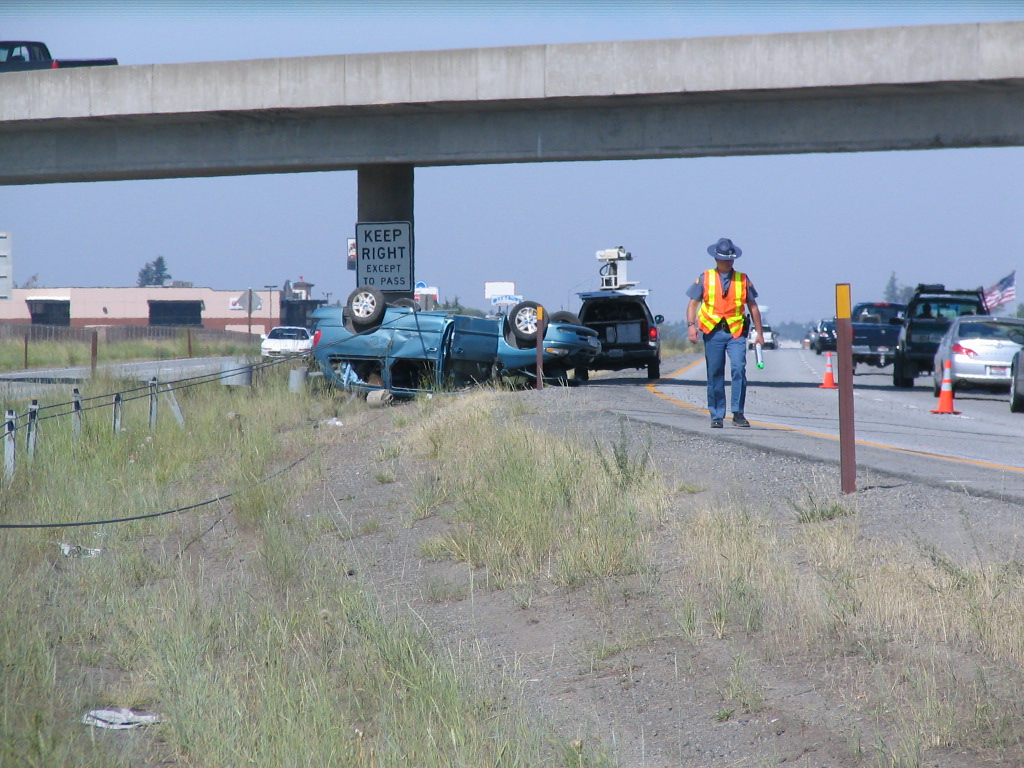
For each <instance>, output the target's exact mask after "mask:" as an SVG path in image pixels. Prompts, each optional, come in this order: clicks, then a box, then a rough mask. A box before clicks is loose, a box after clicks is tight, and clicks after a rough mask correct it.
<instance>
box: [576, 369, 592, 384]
mask: <svg viewBox="0 0 1024 768" xmlns="http://www.w3.org/2000/svg"><path fill="white" fill-rule="evenodd" d="M576 380H577V381H590V370H589V369H587V368H582V367H581V368H577V369H576Z"/></svg>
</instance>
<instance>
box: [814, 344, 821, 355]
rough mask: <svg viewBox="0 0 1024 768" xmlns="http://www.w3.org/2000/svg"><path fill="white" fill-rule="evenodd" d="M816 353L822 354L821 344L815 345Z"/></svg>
mask: <svg viewBox="0 0 1024 768" xmlns="http://www.w3.org/2000/svg"><path fill="white" fill-rule="evenodd" d="M814 354H816V355H820V354H821V347H820V346H815V347H814Z"/></svg>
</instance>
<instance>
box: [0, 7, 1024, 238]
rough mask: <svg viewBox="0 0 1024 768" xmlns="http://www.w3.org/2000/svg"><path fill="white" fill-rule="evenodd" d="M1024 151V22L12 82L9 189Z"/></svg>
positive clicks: (6, 166) (46, 76)
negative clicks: (703, 159)
mask: <svg viewBox="0 0 1024 768" xmlns="http://www.w3.org/2000/svg"><path fill="white" fill-rule="evenodd" d="M1022 144H1024V22H1006V23H985V24H956V25H938V26H919V27H890V28H881V29H864V30H841V31H828V32H806V33H792V34H772V35H754V36H743V37H714V38H693V39H673V40H647V41H626V42H613V43H579V44H560V45H531V46H518V47H506V48H476V49H465V50H447V51H414V52H401V53H381V54H349V55H339V56H317V57H304V58H283V59H260V60H253V61H227V62H212V63H194V64H192V63H189V64H160V65H139V66H119V67H95V68H84V69H67V70H61V69H58V70H43V71H36V72H25V73H7V74H3V75H0V184H5V185H12V184H43V183H55V182H68V181H76V182H77V181H101V180H126V179H155V178H173V177H192V176H221V175H241V174H263V173H289V172H305V171H325V170H353V169H354V170H357V171H358V184H359V192H358V200H359V202H358V207H359V211H358V218H359V220H360V221H389V220H392V221H393V220H401V221H410V222H411V221H412V220H413V217H412V208H413V171H414V168H415V167H416V166H442V165H465V164H484V163H526V162H549V161H570V160H624V159H640V158H680V157H699V156H710V155H751V154H794V153H807V152H866V151H883V150H900V149H906V150H911V149H934V148H952V147H993V146H1020V145H1022Z"/></svg>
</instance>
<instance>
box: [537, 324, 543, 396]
mask: <svg viewBox="0 0 1024 768" xmlns="http://www.w3.org/2000/svg"><path fill="white" fill-rule="evenodd" d="M537 389H544V307H540V306H538V307H537Z"/></svg>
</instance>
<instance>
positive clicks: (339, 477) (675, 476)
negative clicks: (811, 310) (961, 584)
mask: <svg viewBox="0 0 1024 768" xmlns="http://www.w3.org/2000/svg"><path fill="white" fill-rule="evenodd" d="M644 383H646V382H645V381H643V380H642V379H639V378H638V380H637V386H638V387H639V386H641V385H642V384H644ZM503 396H506V397H516V398H523V399H525V400H527V401H528V403H529V408H528V409H526V414H525V415H524V416H523V418H524V419H525V420H527V421H529V422H531V423H532V424H534V425H535V426H536V427H537V428H539V429H545V430H549V431H552V432H555V433H560V432H561V433H573V434H577V435H584V436H586V438H587V439H593V440H595V441H597V442H598V443H600V444H607V443H608V442H609V441H614V440H616V439H617V438H618V436H619V435H620V434H621V431H620V423H621V419H620V417H619V416H618V415H617V414H616V413H615V412H614V406H613V404H612V403H611V401H610V400H609V399H608V398H609V395H608V394H607V393H602V392H601V388H600V386H589V387H581V388H578V389H576V390H574V391H573V392H572V393H571V396H572V403H573V407H572V408H567V407H565V405H566V403H567V399H566V393H565V391H564V390H563V391H559V390H557V389H554V388H552V389H549V390H544V391H542V392H521V393H511V394H508V395H503ZM396 407H397V408H398V409H402V408H408V409H411V408H412V406H408V405H405V406H403V405H398V406H396ZM370 413H379V412H370ZM368 418H372V419H373V420H374V425H373V429H372V430H365V431H363V430H361V427H360V424H359V423H358V420H359V419H368ZM401 422H402V419H398V420H397V421H396V420H395V419H393V418H383V419H382V418H379V416H377V415H368V414H367V413H363V414H356V415H354V416H352V417H351V419H350V421H349V423H347V424H345V425H344V427H343V428H341V429H339V433H338V434H339V439H338V441H337V442H336V443H334V444H333V445H331V446H330V448H329V449H328V453H327V454H326V457H325V460H324V465H325V467H326V475H327V478H326V483H327V484H326V489H325V493H324V496H323V497H322V498H321V499H320V500H319V501H318V502H317V503H322V504H327V505H330V506H333V507H335V508H336V513H337V514H338V515H339V517H340V519H341V521H342V523H341V526H342V529H343V530H347V531H349V532H350V536H349V538H348V540H347V541H346V542H345V544H344V548H343V552H344V556H345V557H347V558H349V559H351V561H352V573H353V575H354V576H355V577H356V578H359V579H361V580H362V582H363V583H364V584H365V585H366V587H367V588H368V589H369V590H371V591H372V592H373V593H374V594H375V595H376V596H377V598H378V599H379V601H380V602H381V604H382V605H385V606H388V607H391V608H393V609H394V610H396V611H412V612H414V613H415V615H416V616H417V617H419V619H420V620H421V621H422V622H423V624H424V626H426V627H427V628H428V629H429V631H430V632H431V634H432V635H433V636H434V637H435V638H436V639H437V641H438V642H439V643H442V644H444V645H446V646H448V647H450V648H452V649H459V650H458V651H457V652H465V649H473V650H472V652H473V653H474V654H475V655H476V656H477V657H478V658H479V659H480V660H482V661H484V662H485V663H486V665H487V666H488V667H489V668H490V669H492V670H493V672H494V673H495V674H502V675H505V676H506V677H508V678H509V679H512V680H514V681H516V683H517V685H518V686H519V687H520V688H521V690H522V691H523V693H524V696H525V697H526V700H527V702H528V705H529V706H530V707H531V708H532V709H533V711H534V712H535V713H536V714H537V715H538V716H540V717H541V718H542V719H543V720H544V721H545V722H547V723H549V724H550V725H552V726H553V727H554V728H555V730H556V732H558V733H559V734H560V735H561V736H562V737H564V738H565V739H566V740H567V741H576V740H578V741H579V743H580V745H581V749H582V750H583V751H584V754H586V753H587V750H592V749H594V748H595V747H596V746H597V745H600V747H601V748H602V749H604V750H607V751H608V752H610V753H611V754H612V755H613V756H614V757H615V759H616V760H617V761H618V764H619V765H623V766H626V765H628V766H650V767H651V768H670V767H672V766H681V765H694V766H698V765H699V766H711V767H715V768H717V767H721V768H725V767H726V766H741V765H742V766H761V765H776V764H784V765H795V766H807V767H808V768H810V767H811V766H815V767H818V766H860V765H874V764H876V762H875V761H876V760H877V759H878V755H875V754H873V752H872V749H873V746H872V740H873V739H874V738H876V734H877V728H876V724H875V718H876V716H878V715H879V714H880V713H879V712H878V710H877V709H876V707H877V706H878V702H876V701H873V700H871V697H870V695H869V692H868V689H867V688H866V687H862V686H861V685H860V684H861V683H862V682H863V681H864V676H865V674H866V672H865V667H864V663H863V659H862V658H861V657H859V656H857V655H856V654H851V655H848V656H844V655H843V654H842V653H835V654H831V655H823V656H817V655H816V656H814V657H811V656H810V655H801V654H800V653H799V652H794V653H787V652H786V651H785V649H781V650H780V649H774V650H766V646H765V644H764V643H762V642H757V640H756V638H750V637H746V636H743V635H727V636H725V637H722V638H715V637H708V636H706V635H705V636H703V637H700V638H696V639H695V638H688V637H687V633H686V631H685V630H684V628H683V625H684V624H685V622H684V620H683V619H682V618H681V617H680V616H679V615H678V611H677V609H676V608H674V607H673V606H678V604H679V600H678V597H679V595H680V594H684V595H685V593H686V590H687V589H688V588H689V586H688V585H687V584H686V582H685V580H684V579H683V578H682V577H681V575H680V562H679V560H680V550H679V543H678V540H677V539H676V537H675V533H674V530H675V525H676V523H678V522H679V521H685V520H686V519H687V518H688V516H691V515H693V514H695V513H696V512H697V511H699V510H701V509H705V510H706V509H709V508H715V506H716V505H719V506H720V505H721V504H723V503H728V504H730V505H733V506H734V507H739V508H747V509H751V510H756V511H758V512H759V513H761V514H764V515H766V516H768V517H775V518H778V519H780V520H791V519H792V517H793V515H794V508H793V499H794V498H797V497H798V496H799V494H800V493H801V490H802V489H805V488H807V487H809V486H813V487H814V488H815V489H816V490H818V491H823V492H834V491H836V490H837V487H838V482H839V479H838V469H837V470H836V471H835V472H834V473H833V474H829V472H828V471H823V470H822V466H821V465H820V464H818V463H814V462H809V461H802V460H800V459H796V458H793V457H791V456H785V457H780V456H773V455H772V454H769V453H767V452H763V451H756V450H751V449H746V448H743V447H741V446H737V445H735V444H726V443H723V442H716V441H715V439H714V438H713V437H711V436H709V435H707V433H706V430H702V431H701V432H696V431H694V432H690V433H688V432H685V431H679V430H673V429H668V428H663V427H657V426H651V425H644V424H635V423H630V424H629V435H630V439H631V440H632V441H634V442H636V444H638V445H639V444H644V445H647V446H649V447H650V449H651V450H652V453H653V455H654V456H656V457H657V461H658V463H659V465H660V470H661V471H662V472H663V473H664V474H665V476H666V477H667V478H669V483H670V485H672V486H673V487H676V486H685V487H686V488H687V490H686V491H685V492H679V493H676V494H674V495H673V497H672V501H671V506H670V508H669V510H668V511H667V513H666V515H665V520H664V521H663V524H662V525H661V526H660V527H659V528H658V529H657V530H656V531H654V536H653V546H652V558H653V561H654V567H653V568H652V569H651V571H650V573H646V574H644V575H641V576H635V577H630V578H624V579H621V580H617V581H609V582H604V583H600V584H592V585H590V586H589V587H587V588H585V589H580V590H575V591H566V590H564V589H560V588H558V587H556V586H555V585H553V584H552V583H549V582H544V581H538V582H536V583H533V584H530V585H528V586H522V587H516V588H510V589H505V590H496V589H492V588H491V587H490V585H489V584H488V581H487V575H486V573H485V572H483V571H481V570H474V569H471V568H469V567H468V566H465V565H460V564H453V563H450V562H440V563H438V562H431V561H428V560H426V559H424V558H423V557H421V556H420V554H419V553H420V545H421V543H422V542H423V541H425V540H427V539H429V538H431V537H434V536H436V535H438V533H440V532H443V531H444V530H445V529H446V526H447V525H448V524H447V523H446V522H445V520H444V518H443V515H437V514H431V515H429V516H427V517H424V518H422V519H418V518H417V515H416V514H415V512H414V511H413V509H412V507H411V503H410V501H411V499H413V497H414V494H415V486H416V482H417V479H418V478H419V477H421V476H422V473H424V472H429V471H431V468H430V465H429V463H427V462H425V461H423V460H420V459H416V458H415V457H412V456H411V455H410V454H411V452H408V451H407V452H404V453H403V455H402V457H401V459H400V460H397V461H395V462H394V468H395V469H394V471H392V472H390V474H389V473H386V472H382V465H383V464H386V463H387V462H386V461H382V460H381V459H380V456H379V455H375V451H376V449H377V447H378V446H382V445H388V444H393V443H394V441H396V440H403V439H405V435H406V434H407V431H408V430H407V428H405V427H402V426H396V423H401ZM701 424H702V425H703V421H702V422H701ZM354 434H363V435H372V437H369V438H368V439H365V440H358V441H357V440H353V439H351V436H352V435H354ZM343 435H344V437H343ZM708 466H714V467H716V468H717V470H718V471H715V472H713V473H709V472H707V467H708ZM752 467H756V469H751V468H752ZM382 478H383V480H382ZM863 485H864V486H865V487H866V488H869V490H866V491H863V492H860V493H858V494H857V497H858V498H857V502H856V503H857V507H858V515H859V517H860V526H861V530H862V535H863V536H866V537H870V538H871V539H876V540H878V541H885V542H889V543H892V542H901V541H902V542H905V543H907V545H908V546H915V547H916V546H920V544H921V542H922V541H927V542H929V543H930V544H932V545H933V546H935V547H937V548H939V549H940V550H941V551H943V552H946V553H948V555H949V557H951V558H953V559H957V558H961V557H963V558H972V559H973V558H976V557H979V556H984V557H988V556H992V557H1004V556H1006V553H1007V548H1008V547H1009V548H1012V546H1015V545H1013V544H1010V543H1009V542H1007V540H1006V533H1007V530H1009V529H1014V530H1015V529H1016V524H1015V516H1016V514H1017V513H1018V512H1019V510H1016V509H1014V508H1013V507H1012V505H1007V504H1004V503H1001V502H998V501H994V500H985V499H970V500H967V499H965V497H963V496H962V495H958V494H957V493H956V492H953V491H949V490H945V489H940V488H932V487H927V486H922V485H917V484H914V483H911V482H909V481H902V480H899V479H894V478H889V477H873V478H864V480H863ZM968 501H969V503H970V505H971V507H970V508H971V515H969V516H968V515H966V514H964V512H963V510H964V509H965V505H966V504H967V503H968ZM1014 749H1016V748H1014ZM935 754H936V756H935V757H933V758H932V760H933V761H934V762H933V761H929V760H926V759H924V758H922V760H921V762H919V763H916V764H918V765H942V766H965V767H966V766H969V765H977V764H978V762H979V761H980V760H982V759H984V761H985V763H986V764H991V765H996V764H1005V765H1015V764H1019V758H1020V757H1021V755H1020V754H1019V753H1018V752H1014V753H1013V755H1012V756H1009V757H1007V756H1006V755H1005V754H1003V753H993V754H986V755H984V758H982V757H980V756H979V755H978V754H977V753H971V754H964V753H961V752H960V751H958V750H957V749H955V748H952V747H949V748H940V749H938V750H936V753H935ZM1004 758H1005V762H1004Z"/></svg>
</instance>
